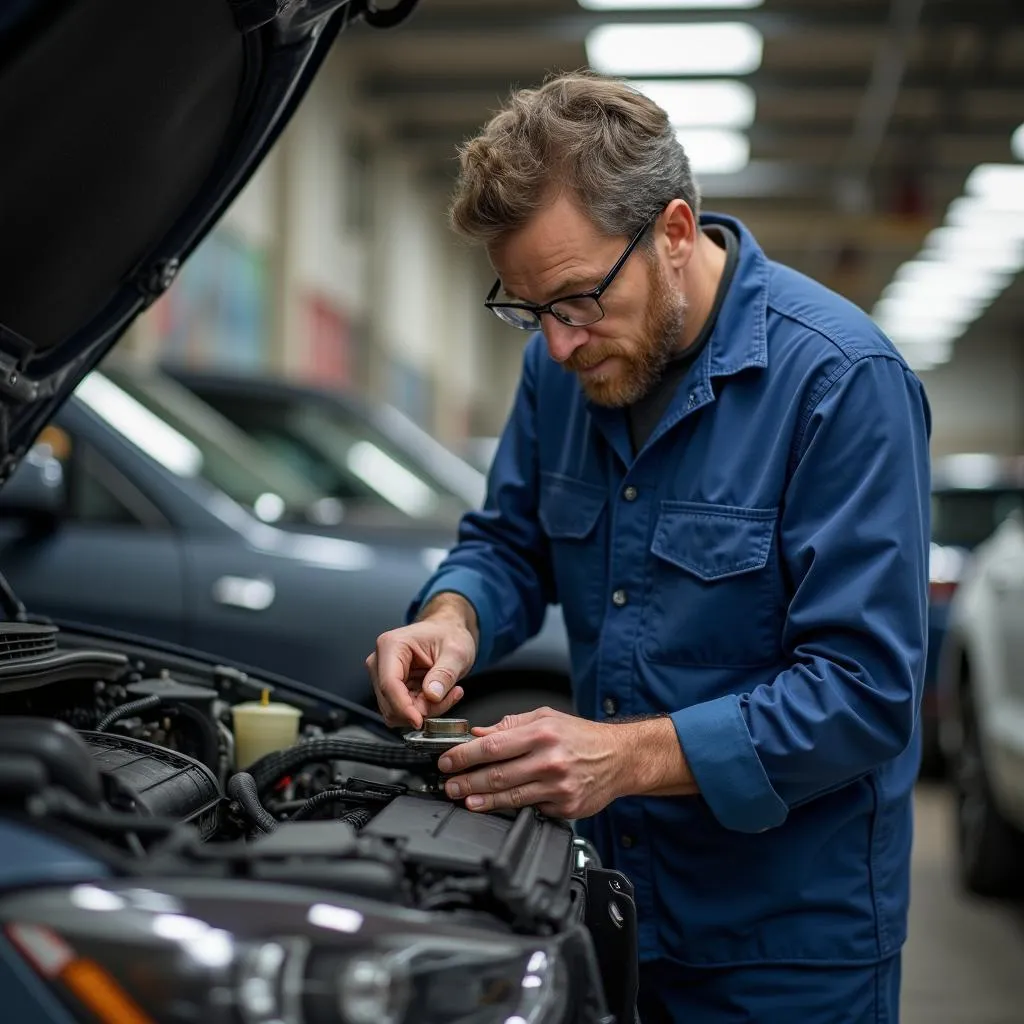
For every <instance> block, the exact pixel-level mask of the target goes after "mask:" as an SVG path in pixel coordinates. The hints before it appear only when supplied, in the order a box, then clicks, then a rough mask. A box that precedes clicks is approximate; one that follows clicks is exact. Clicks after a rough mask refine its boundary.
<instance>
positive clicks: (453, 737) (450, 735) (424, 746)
mask: <svg viewBox="0 0 1024 1024" xmlns="http://www.w3.org/2000/svg"><path fill="white" fill-rule="evenodd" d="M472 738H473V737H472V735H471V734H470V731H469V719H468V718H428V719H426V720H425V721H424V722H423V728H422V729H418V730H416V732H408V733H406V734H405V737H404V739H405V742H406V744H407V745H408V746H410V747H412V748H413V749H414V750H423V751H426V752H428V753H436V754H442V753H444V751H446V750H449V749H450V748H451V747H455V746H458V745H459V744H460V743H467V742H469V740H471V739H472Z"/></svg>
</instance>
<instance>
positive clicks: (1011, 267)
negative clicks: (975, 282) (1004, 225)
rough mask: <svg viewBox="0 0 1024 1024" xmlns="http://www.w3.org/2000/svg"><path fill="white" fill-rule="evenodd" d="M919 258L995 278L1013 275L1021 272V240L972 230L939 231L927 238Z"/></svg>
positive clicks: (1023, 265) (1023, 260)
mask: <svg viewBox="0 0 1024 1024" xmlns="http://www.w3.org/2000/svg"><path fill="white" fill-rule="evenodd" d="M921 256H922V258H924V259H927V260H933V261H937V260H941V261H943V262H945V263H947V264H952V265H955V266H957V267H960V266H962V265H963V264H966V265H967V266H968V267H970V268H971V269H972V270H983V271H989V272H991V273H992V274H997V275H999V274H1007V275H1010V274H1016V273H1019V272H1020V271H1021V270H1024V237H1021V236H1017V237H1014V236H1013V235H1012V234H1009V233H1007V234H1000V233H997V232H994V231H988V230H985V229H978V228H975V227H973V226H964V227H957V228H954V227H941V228H936V229H935V230H934V231H932V232H930V233H929V234H928V235H927V237H926V238H925V240H924V245H923V247H922V249H921Z"/></svg>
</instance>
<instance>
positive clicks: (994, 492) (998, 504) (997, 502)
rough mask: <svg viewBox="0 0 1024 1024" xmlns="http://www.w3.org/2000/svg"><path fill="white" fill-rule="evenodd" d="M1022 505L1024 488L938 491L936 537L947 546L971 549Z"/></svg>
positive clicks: (934, 511)
mask: <svg viewBox="0 0 1024 1024" xmlns="http://www.w3.org/2000/svg"><path fill="white" fill-rule="evenodd" d="M1022 506H1024V489H1022V488H1012V487H1006V488H998V487H993V488H985V489H979V490H949V491H937V492H936V493H934V494H933V495H932V540H933V541H934V543H936V544H941V545H943V546H944V547H961V548H967V549H968V550H971V549H973V548H975V547H977V546H978V545H979V544H981V543H982V541H984V540H987V539H988V538H989V537H990V536H991V535H992V534H993V532H994V531H995V529H996V527H998V526H999V524H1000V523H1001V522H1002V521H1003V520H1004V519H1005V518H1006V517H1007V516H1008V515H1009V514H1010V513H1011V512H1013V511H1014V510H1015V509H1018V508H1021V507H1022Z"/></svg>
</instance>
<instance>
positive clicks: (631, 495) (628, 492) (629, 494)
mask: <svg viewBox="0 0 1024 1024" xmlns="http://www.w3.org/2000/svg"><path fill="white" fill-rule="evenodd" d="M622 496H623V497H624V498H625V499H626V501H636V496H637V489H636V488H635V487H627V488H626V489H625V490H624V491H623V492H622Z"/></svg>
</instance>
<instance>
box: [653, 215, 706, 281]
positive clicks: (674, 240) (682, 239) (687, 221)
mask: <svg viewBox="0 0 1024 1024" xmlns="http://www.w3.org/2000/svg"><path fill="white" fill-rule="evenodd" d="M658 219H659V220H660V222H661V226H662V231H663V233H664V235H663V237H664V246H665V255H666V256H667V257H668V260H669V263H670V264H671V265H672V268H673V269H674V270H684V269H685V268H686V266H687V265H688V264H689V262H690V259H691V258H692V256H693V251H694V249H695V248H696V245H697V235H698V234H699V232H700V228H699V226H698V224H697V218H696V217H694V215H693V210H691V209H690V205H689V203H687V202H686V200H685V199H673V200H672V202H671V203H669V204H668V206H666V207H665V209H664V210H662V213H661V216H660V217H659V218H658Z"/></svg>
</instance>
